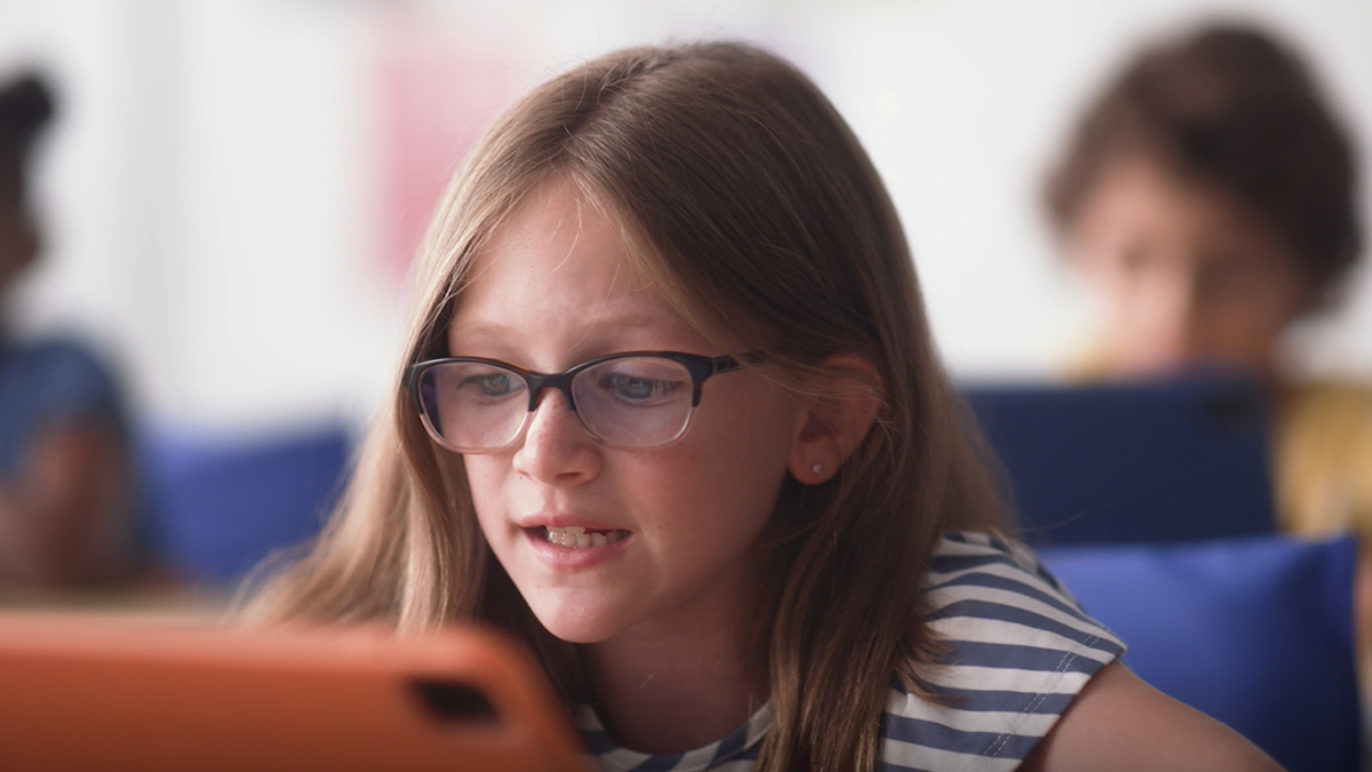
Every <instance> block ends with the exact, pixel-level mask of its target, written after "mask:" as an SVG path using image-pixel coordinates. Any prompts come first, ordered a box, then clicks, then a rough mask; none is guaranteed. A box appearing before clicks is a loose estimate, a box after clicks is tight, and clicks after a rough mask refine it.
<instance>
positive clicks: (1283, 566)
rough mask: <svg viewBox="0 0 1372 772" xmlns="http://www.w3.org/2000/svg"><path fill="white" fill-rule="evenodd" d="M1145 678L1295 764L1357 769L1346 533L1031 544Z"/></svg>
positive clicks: (1329, 770) (1351, 549)
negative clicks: (1327, 537)
mask: <svg viewBox="0 0 1372 772" xmlns="http://www.w3.org/2000/svg"><path fill="white" fill-rule="evenodd" d="M1040 554H1041V555H1042V556H1043V558H1044V560H1045V562H1046V563H1047V564H1048V566H1049V568H1050V569H1051V570H1052V571H1053V572H1054V573H1055V574H1057V576H1058V578H1059V579H1061V580H1062V582H1063V583H1064V584H1066V585H1067V587H1068V589H1070V590H1071V591H1072V593H1073V594H1074V595H1075V596H1076V597H1077V599H1078V600H1079V601H1080V602H1081V603H1082V605H1083V606H1085V607H1086V609H1087V610H1088V611H1089V612H1091V613H1092V614H1093V615H1094V616H1095V617H1096V618H1097V619H1099V620H1101V621H1102V622H1104V623H1105V624H1106V626H1108V627H1109V628H1111V630H1113V631H1114V632H1115V633H1116V634H1117V635H1119V636H1120V638H1122V639H1123V640H1124V642H1125V643H1126V644H1127V645H1128V647H1129V650H1128V652H1127V653H1126V655H1125V663H1126V664H1127V665H1129V666H1130V668H1132V669H1133V670H1134V672H1135V673H1137V674H1138V675H1139V676H1140V677H1141V678H1143V679H1144V680H1145V681H1148V682H1149V683H1151V684H1152V685H1153V686H1155V687H1157V688H1159V689H1161V690H1162V691H1164V692H1166V693H1168V694H1170V695H1172V696H1173V697H1176V698H1177V699H1179V700H1181V701H1182V702H1185V703H1187V704H1189V705H1191V706H1193V707H1195V708H1198V709H1200V710H1201V711H1202V712H1205V713H1207V714H1209V715H1211V716H1213V717H1215V718H1217V719H1219V720H1220V721H1223V722H1224V723H1226V724H1228V725H1229V726H1231V727H1233V728H1234V729H1236V730H1238V731H1239V732H1240V733H1242V734H1244V735H1245V736H1247V737H1248V738H1249V739H1250V740H1252V741H1253V742H1254V743H1256V744H1257V745H1258V746H1259V747H1261V748H1263V749H1264V750H1266V751H1267V752H1268V753H1269V754H1271V755H1272V756H1273V757H1274V758H1275V759H1276V760H1277V761H1278V762H1280V763H1281V764H1283V765H1284V766H1286V767H1287V768H1288V769H1290V770H1292V772H1303V771H1305V770H1309V771H1310V772H1315V771H1316V770H1319V771H1321V772H1333V771H1335V770H1355V769H1358V768H1359V766H1358V765H1359V761H1360V749H1361V741H1360V719H1359V700H1358V691H1357V678H1356V674H1355V668H1354V656H1353V628H1352V607H1353V605H1352V604H1353V600H1352V587H1353V571H1354V563H1355V561H1356V557H1357V549H1356V547H1355V545H1354V543H1353V540H1352V539H1351V538H1343V539H1337V540H1333V541H1326V542H1306V541H1297V540H1293V539H1289V538H1285V537H1280V536H1265V537H1249V538H1236V539H1225V540H1218V541H1209V542H1198V543H1194V544H1184V545H1166V546H1161V545H1158V546H1095V547H1061V548H1055V549H1044V550H1040Z"/></svg>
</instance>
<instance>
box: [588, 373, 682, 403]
mask: <svg viewBox="0 0 1372 772" xmlns="http://www.w3.org/2000/svg"><path fill="white" fill-rule="evenodd" d="M600 383H601V388H603V389H606V390H608V391H610V392H611V393H612V394H613V395H614V396H615V397H617V398H619V399H621V400H624V401H626V402H639V403H647V404H658V403H662V402H666V401H668V400H670V399H671V398H672V397H673V395H675V394H676V393H678V392H679V391H680V389H681V385H682V384H681V382H680V381H665V380H658V379H655V378H642V377H638V376H633V375H627V374H625V373H608V374H606V375H605V377H603V378H602V379H601V381H600Z"/></svg>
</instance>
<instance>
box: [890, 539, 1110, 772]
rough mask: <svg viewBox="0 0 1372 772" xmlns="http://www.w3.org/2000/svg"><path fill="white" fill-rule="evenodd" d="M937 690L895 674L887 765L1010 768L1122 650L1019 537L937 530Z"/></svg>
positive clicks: (932, 619) (933, 574)
mask: <svg viewBox="0 0 1372 772" xmlns="http://www.w3.org/2000/svg"><path fill="white" fill-rule="evenodd" d="M924 592H925V596H924V597H925V601H926V608H927V609H929V616H928V622H929V624H930V626H931V627H932V628H933V630H934V632H935V633H936V634H937V635H938V636H939V637H940V639H941V642H942V644H943V646H944V652H945V654H944V656H942V657H941V659H940V664H938V665H936V666H930V667H928V668H927V669H922V670H921V671H920V674H921V676H922V677H923V678H924V679H925V680H926V681H927V682H928V684H929V685H930V686H931V687H932V688H933V689H935V690H936V691H937V694H938V699H937V700H930V699H928V698H926V697H920V696H917V695H912V694H909V693H907V692H906V691H905V689H904V688H903V687H902V686H901V685H900V684H899V683H898V682H897V683H894V684H893V686H892V689H891V692H890V694H889V696H888V700H887V704H886V713H885V715H884V716H883V732H884V736H883V741H882V753H883V760H884V762H885V763H884V769H886V770H902V771H904V770H940V771H942V770H959V769H967V770H1012V769H1014V768H1015V767H1017V766H1018V765H1019V764H1020V762H1021V761H1023V760H1024V758H1025V757H1026V756H1027V755H1028V754H1029V752H1030V751H1031V750H1032V749H1033V748H1034V746H1035V745H1037V744H1038V742H1039V740H1041V739H1042V738H1043V737H1044V735H1046V734H1047V733H1048V731H1049V730H1050V729H1051V728H1052V726H1053V724H1054V723H1055V722H1056V721H1057V719H1058V718H1059V717H1060V716H1061V715H1062V713H1063V711H1065V710H1066V709H1067V706H1068V705H1069V704H1070V703H1071V702H1072V700H1073V699H1074V698H1075V697H1076V695H1077V693H1078V692H1080V691H1081V689H1082V687H1083V686H1085V685H1086V682H1087V681H1088V680H1090V678H1091V677H1092V676H1093V675H1095V674H1096V673H1097V672H1099V671H1100V669H1101V668H1103V667H1105V665H1107V664H1109V663H1110V662H1112V661H1113V660H1115V659H1116V658H1117V657H1119V656H1120V654H1122V653H1123V651H1124V646H1123V644H1121V643H1120V641H1119V640H1118V639H1117V638H1115V636H1114V635H1112V634H1111V633H1110V631H1108V630H1106V629H1105V628H1104V627H1102V626H1101V625H1100V624H1099V623H1098V622H1096V621H1095V620H1093V619H1091V618H1090V617H1089V616H1087V615H1086V614H1085V613H1084V612H1083V611H1082V609H1081V607H1080V606H1078V605H1077V603H1076V601H1075V600H1073V599H1072V597H1071V595H1069V594H1068V593H1067V591H1066V590H1065V589H1064V588H1063V587H1062V586H1061V585H1060V584H1059V583H1058V582H1057V580H1056V579H1054V578H1053V577H1052V575H1051V574H1049V573H1048V572H1047V571H1046V570H1045V569H1044V568H1043V566H1042V565H1041V564H1040V563H1039V562H1038V560H1037V559H1036V558H1035V557H1034V555H1033V553H1032V552H1031V551H1029V550H1028V549H1027V548H1025V547H1023V546H1022V545H1018V544H1014V543H1010V542H1007V541H1004V540H1001V539H999V538H996V537H994V536H990V535H987V534H982V533H957V534H950V535H948V536H946V537H944V538H943V540H942V541H941V542H940V543H939V545H938V547H937V548H936V550H935V552H934V554H933V556H932V558H931V561H930V565H929V570H928V572H927V575H926V578H925V590H924Z"/></svg>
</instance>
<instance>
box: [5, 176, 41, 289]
mask: <svg viewBox="0 0 1372 772" xmlns="http://www.w3.org/2000/svg"><path fill="white" fill-rule="evenodd" d="M8 165H9V164H7V163H5V162H4V161H0V167H7V166H8ZM17 177H18V172H17V171H16V172H11V173H6V172H5V171H0V300H3V295H4V293H5V291H6V290H8V289H9V287H10V285H11V284H13V283H14V280H15V279H16V278H17V277H18V276H19V275H20V274H21V273H23V272H24V269H25V268H27V267H28V266H29V264H30V263H32V262H33V260H34V258H35V257H37V256H38V249H39V243H38V228H37V225H36V224H35V223H34V221H33V216H32V214H31V213H30V212H29V209H28V207H27V206H26V205H25V202H24V192H23V183H22V181H21V180H19V179H18V178H17Z"/></svg>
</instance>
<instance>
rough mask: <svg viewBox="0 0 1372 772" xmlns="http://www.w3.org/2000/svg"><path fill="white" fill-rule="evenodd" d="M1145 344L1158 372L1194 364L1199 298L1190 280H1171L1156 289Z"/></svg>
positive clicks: (1198, 339) (1198, 336) (1197, 350)
mask: <svg viewBox="0 0 1372 772" xmlns="http://www.w3.org/2000/svg"><path fill="white" fill-rule="evenodd" d="M1153 302H1154V304H1155V305H1154V308H1153V309H1152V312H1151V314H1150V315H1151V316H1152V320H1153V323H1152V324H1151V325H1150V326H1151V328H1152V329H1151V331H1150V333H1151V334H1150V335H1149V340H1150V342H1151V344H1152V348H1153V357H1154V359H1155V363H1156V365H1157V366H1158V367H1159V369H1162V370H1167V371H1175V370H1181V369H1184V368H1186V367H1188V366H1190V365H1192V364H1194V361H1195V359H1196V358H1197V356H1199V354H1200V350H1201V345H1200V344H1201V332H1202V330H1201V318H1200V317H1201V313H1202V308H1201V298H1200V296H1199V291H1198V287H1197V286H1196V280H1195V277H1193V276H1181V277H1173V278H1172V280H1171V281H1169V282H1167V283H1166V284H1165V285H1163V286H1161V287H1159V288H1158V291H1157V292H1156V293H1155V295H1154V298H1153Z"/></svg>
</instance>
